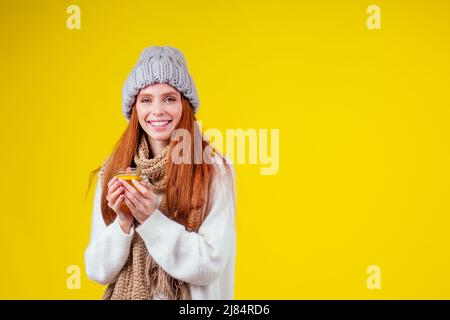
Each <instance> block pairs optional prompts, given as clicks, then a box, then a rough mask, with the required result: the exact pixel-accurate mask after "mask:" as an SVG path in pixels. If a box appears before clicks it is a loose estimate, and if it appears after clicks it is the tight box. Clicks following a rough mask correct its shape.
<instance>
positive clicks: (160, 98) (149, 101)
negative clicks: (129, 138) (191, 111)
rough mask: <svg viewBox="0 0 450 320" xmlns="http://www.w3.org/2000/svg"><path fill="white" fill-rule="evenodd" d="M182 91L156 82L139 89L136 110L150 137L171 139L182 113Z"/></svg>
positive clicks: (160, 139)
mask: <svg viewBox="0 0 450 320" xmlns="http://www.w3.org/2000/svg"><path fill="white" fill-rule="evenodd" d="M182 110H183V109H182V104H181V93H180V92H179V91H178V90H176V89H175V88H173V87H172V86H170V85H169V84H167V83H154V84H152V85H149V86H147V87H145V88H142V89H141V90H140V91H139V94H138V96H137V97H136V111H137V114H138V118H139V123H140V125H141V127H142V129H144V131H145V132H146V133H147V135H148V136H149V138H150V139H153V140H157V141H161V142H162V141H169V140H170V137H171V134H172V132H173V130H174V129H175V128H176V127H177V125H178V122H179V121H180V119H181V114H182Z"/></svg>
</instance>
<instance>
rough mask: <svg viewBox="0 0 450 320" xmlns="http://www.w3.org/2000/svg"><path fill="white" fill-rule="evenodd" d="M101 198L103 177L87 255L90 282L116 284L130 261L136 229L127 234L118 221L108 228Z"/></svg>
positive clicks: (93, 214) (93, 215)
mask: <svg viewBox="0 0 450 320" xmlns="http://www.w3.org/2000/svg"><path fill="white" fill-rule="evenodd" d="M101 195H102V183H101V175H100V178H99V179H98V182H97V186H96V190H95V196H94V206H93V210H92V229H91V238H90V241H89V245H88V247H87V249H86V251H85V253H84V260H85V266H86V273H87V276H88V277H89V278H90V279H92V280H94V281H96V282H98V283H100V284H109V283H113V282H115V281H116V278H117V276H118V274H119V272H120V270H121V269H122V267H123V265H124V264H125V262H126V261H127V258H128V254H129V251H130V245H131V240H132V237H133V234H134V228H133V227H132V228H131V230H130V233H129V234H126V233H125V232H123V230H122V228H121V227H120V225H119V221H118V218H116V219H115V220H114V222H113V223H111V224H110V225H108V226H106V224H105V222H104V220H103V217H102V212H101Z"/></svg>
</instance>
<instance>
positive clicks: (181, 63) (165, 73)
mask: <svg viewBox="0 0 450 320" xmlns="http://www.w3.org/2000/svg"><path fill="white" fill-rule="evenodd" d="M153 83H168V84H169V85H171V86H173V87H174V88H176V89H177V90H178V91H179V92H181V93H182V94H183V95H184V96H185V97H186V98H187V99H188V100H189V101H190V103H191V105H192V107H193V109H194V113H196V112H197V110H198V107H199V101H198V95H197V89H196V87H195V84H194V81H193V80H192V77H191V75H190V74H189V71H188V69H187V65H186V60H185V58H184V56H183V53H182V52H181V51H180V50H179V49H177V48H174V47H171V46H151V47H148V48H145V49H144V51H142V53H141V56H140V57H139V60H138V62H137V64H136V65H135V66H134V67H133V69H132V70H131V72H130V74H129V75H128V78H127V80H126V81H125V84H124V86H123V91H122V113H123V114H124V116H125V117H126V118H127V119H130V117H131V108H132V106H133V104H134V102H135V101H136V96H137V95H138V94H139V90H141V89H142V88H145V87H146V86H148V85H151V84H153Z"/></svg>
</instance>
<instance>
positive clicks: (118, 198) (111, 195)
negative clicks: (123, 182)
mask: <svg viewBox="0 0 450 320" xmlns="http://www.w3.org/2000/svg"><path fill="white" fill-rule="evenodd" d="M123 192H124V189H123V187H121V186H120V183H119V180H118V179H117V177H114V178H112V179H111V180H109V182H108V195H107V196H106V200H108V207H110V208H111V209H112V210H114V212H115V213H117V216H118V218H119V224H120V227H121V228H122V230H123V231H124V232H125V233H126V234H129V233H130V229H131V226H132V225H133V219H134V217H133V215H132V214H131V212H130V211H129V210H126V208H127V206H126V205H125V204H124V203H125V202H124V199H125V196H124V195H123ZM124 209H125V210H124Z"/></svg>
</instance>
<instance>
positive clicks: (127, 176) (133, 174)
mask: <svg viewBox="0 0 450 320" xmlns="http://www.w3.org/2000/svg"><path fill="white" fill-rule="evenodd" d="M116 177H117V179H121V180H125V182H127V183H128V184H129V185H130V186H132V187H133V188H135V189H136V187H135V186H134V184H133V182H132V181H131V180H133V179H134V180H137V181H148V179H147V177H146V176H144V175H141V174H140V173H139V171H138V170H137V168H131V169H130V170H126V169H119V170H117V172H116Z"/></svg>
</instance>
